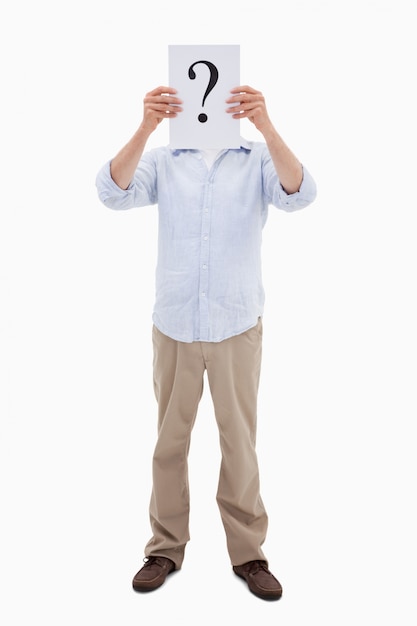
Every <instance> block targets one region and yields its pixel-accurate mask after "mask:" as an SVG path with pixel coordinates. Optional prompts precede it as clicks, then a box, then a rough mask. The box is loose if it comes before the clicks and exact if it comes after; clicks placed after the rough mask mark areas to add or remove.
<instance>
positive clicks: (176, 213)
mask: <svg viewBox="0 0 417 626" xmlns="http://www.w3.org/2000/svg"><path fill="white" fill-rule="evenodd" d="M176 93H177V92H176V90H175V89H173V88H171V87H157V88H156V89H153V90H152V91H150V92H149V93H148V94H147V95H146V97H145V98H144V110H143V119H142V121H141V123H140V125H139V127H138V129H137V130H136V132H135V133H134V135H133V137H132V138H131V139H130V141H129V142H128V143H127V144H126V145H125V146H124V147H123V148H122V149H121V150H120V152H119V153H118V154H117V155H116V156H115V157H114V158H113V159H112V160H111V161H110V162H108V163H106V164H105V165H104V166H103V168H102V169H101V170H100V172H99V173H98V175H97V180H96V184H97V189H98V194H99V197H100V199H101V201H102V202H103V203H104V204H105V205H106V206H107V207H109V208H111V209H130V208H132V207H143V206H147V205H158V211H159V245H158V261H157V270H156V299H155V305H154V312H153V329H152V333H153V350H154V359H153V368H154V389H155V396H156V400H157V403H158V438H157V443H156V446H155V451H154V456H153V486H152V494H151V500H150V507H149V515H150V522H151V528H152V537H151V538H150V540H149V541H148V543H147V544H146V546H145V557H146V558H145V565H144V566H143V567H142V568H141V569H140V570H139V571H138V573H137V574H136V575H135V577H134V579H133V587H134V589H135V590H137V591H150V590H153V589H156V588H158V587H160V586H161V585H162V584H163V583H164V582H165V580H166V578H167V576H168V574H169V573H170V572H172V571H174V570H178V569H180V568H181V566H182V563H183V559H184V552H185V546H186V544H187V542H188V540H189V528H188V521H189V488H188V466H187V458H188V451H189V445H190V437H191V431H192V428H193V425H194V420H195V418H196V414H197V409H198V404H199V401H200V398H201V396H202V392H203V378H204V374H205V372H206V373H207V378H208V383H209V387H210V393H211V397H212V400H213V406H214V412H215V417H216V421H217V425H218V429H219V435H220V448H221V455H222V460H221V467H220V475H219V482H218V491H217V503H218V506H219V510H220V515H221V519H222V522H223V526H224V530H225V534H226V540H227V549H228V553H229V556H230V560H231V565H232V567H233V571H234V572H235V574H236V575H237V576H240V577H241V578H243V579H244V580H245V581H246V582H247V584H248V587H249V589H250V591H251V592H252V593H254V594H255V595H257V596H258V597H260V598H263V599H271V600H274V599H275V600H276V599H278V598H280V597H281V594H282V587H281V585H280V583H279V581H278V580H277V579H276V578H275V576H274V575H273V574H272V573H271V572H270V570H269V568H268V560H267V558H266V556H265V554H264V553H263V551H262V544H263V543H264V541H265V538H266V533H267V525H268V517H267V513H266V510H265V507H264V504H263V502H262V499H261V494H260V488H259V471H258V461H257V453H256V424H257V395H258V384H259V376H260V367H261V350H262V315H263V308H264V290H263V285H262V276H261V239H262V229H263V227H264V225H265V222H266V220H267V215H268V207H269V205H272V206H274V207H276V208H278V209H283V210H285V211H295V210H298V209H301V208H304V207H306V206H307V205H309V204H310V203H311V202H313V200H314V199H315V196H316V186H315V183H314V181H313V179H312V177H311V176H310V174H309V173H308V171H307V169H306V168H305V167H304V166H303V165H302V164H301V163H300V161H299V160H298V159H297V158H296V156H295V155H294V154H293V153H292V151H291V150H290V149H289V148H288V146H287V145H286V144H285V142H284V141H283V139H282V138H281V136H280V135H279V133H278V132H277V130H276V129H275V127H274V125H273V124H272V121H271V119H270V118H269V114H268V112H267V108H266V105H265V100H264V97H263V95H262V93H261V92H260V91H257V90H255V89H253V88H252V87H249V86H239V87H236V88H234V89H232V90H231V92H230V93H231V95H230V97H229V98H228V99H227V100H226V103H225V108H226V112H227V114H228V115H231V116H232V117H233V118H234V119H236V120H239V119H243V118H247V119H249V120H250V121H251V122H252V123H253V124H254V125H255V126H256V128H257V129H258V131H260V133H261V134H262V135H263V137H264V140H265V141H264V142H248V141H245V140H244V139H242V141H241V147H240V148H238V149H225V150H219V151H217V150H214V151H213V150H201V151H200V150H191V149H190V150H187V149H175V150H172V149H170V148H169V147H160V148H156V149H152V150H150V151H148V152H145V146H146V143H147V141H148V139H149V137H150V135H151V133H152V132H153V131H154V130H155V129H156V128H157V126H158V124H160V123H161V122H162V121H163V120H164V119H170V118H173V117H176V116H177V115H181V111H182V108H181V104H182V101H181V100H180V99H179V98H178V97H177V95H176ZM207 541H209V537H208V538H207Z"/></svg>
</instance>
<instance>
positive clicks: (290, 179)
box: [262, 124, 303, 194]
mask: <svg viewBox="0 0 417 626" xmlns="http://www.w3.org/2000/svg"><path fill="white" fill-rule="evenodd" d="M262 134H263V136H264V139H265V142H266V145H267V146H268V150H269V153H270V155H271V158H272V162H273V164H274V167H275V171H276V173H277V175H278V178H279V180H280V183H281V185H282V186H283V188H284V189H285V191H286V192H287V193H288V194H292V193H295V192H296V191H298V190H299V189H300V186H301V183H302V180H303V168H302V165H301V163H300V161H299V160H298V159H297V157H296V156H295V155H294V154H293V152H292V151H291V150H290V149H289V147H288V146H287V144H286V143H285V142H284V140H283V139H282V138H281V136H280V135H279V134H278V132H277V131H276V129H275V128H274V126H273V125H272V124H271V125H270V126H268V128H267V129H264V130H262Z"/></svg>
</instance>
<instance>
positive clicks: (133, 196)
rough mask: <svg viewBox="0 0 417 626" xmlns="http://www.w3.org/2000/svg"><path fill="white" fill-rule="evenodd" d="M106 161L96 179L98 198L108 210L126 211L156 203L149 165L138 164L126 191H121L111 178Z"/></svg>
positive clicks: (154, 187)
mask: <svg viewBox="0 0 417 626" xmlns="http://www.w3.org/2000/svg"><path fill="white" fill-rule="evenodd" d="M110 163H111V161H108V162H107V163H105V165H103V167H102V168H101V169H100V170H99V172H98V174H97V177H96V187H97V193H98V197H99V199H100V200H101V202H102V203H103V204H104V205H105V206H106V207H108V208H109V209H115V210H119V211H120V210H126V209H131V208H133V207H139V206H148V205H150V204H155V203H156V183H155V177H154V176H153V175H152V166H151V164H150V163H149V164H147V165H145V164H144V165H143V166H141V164H139V166H138V168H137V170H136V172H135V175H134V177H133V180H132V182H131V183H130V185H129V187H128V188H127V189H121V187H119V186H118V185H117V184H116V183H115V182H114V180H113V179H112V177H111V174H110Z"/></svg>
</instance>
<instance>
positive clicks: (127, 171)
mask: <svg viewBox="0 0 417 626" xmlns="http://www.w3.org/2000/svg"><path fill="white" fill-rule="evenodd" d="M150 134H151V133H150V131H148V130H147V129H145V128H143V126H142V125H141V126H139V128H138V130H137V131H136V133H135V134H134V135H133V137H132V138H131V139H130V141H128V143H127V144H126V145H125V146H124V147H123V148H122V149H121V150H120V151H119V152H118V153H117V154H116V156H115V157H114V158H113V159H112V162H111V164H110V173H111V177H112V179H113V180H114V182H115V183H116V185H118V186H119V187H120V188H121V189H127V188H128V187H129V184H130V182H131V180H132V178H133V175H134V173H135V170H136V168H137V166H138V163H139V161H140V158H141V156H142V154H143V151H144V149H145V145H146V142H147V140H148V138H149V135H150Z"/></svg>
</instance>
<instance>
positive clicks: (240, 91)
mask: <svg viewBox="0 0 417 626" xmlns="http://www.w3.org/2000/svg"><path fill="white" fill-rule="evenodd" d="M231 93H232V94H233V95H232V96H231V97H230V98H228V99H227V100H226V102H227V103H228V104H230V105H231V106H230V107H229V108H228V109H227V113H230V114H231V115H232V117H233V118H234V119H242V118H244V117H247V118H248V119H249V121H251V122H252V123H253V124H254V125H255V126H256V128H257V129H258V130H259V131H260V132H261V133H262V135H263V136H264V139H265V142H266V145H267V146H268V150H269V153H270V155H271V158H272V162H273V164H274V166H275V170H276V172H277V175H278V178H279V180H280V182H281V185H282V186H283V188H284V189H285V191H286V192H287V193H288V194H291V193H295V192H296V191H298V190H299V189H300V185H301V182H302V179H303V169H302V166H301V163H300V161H299V160H298V159H297V157H296V156H295V155H294V154H293V152H292V151H291V150H290V149H289V147H288V146H287V144H286V143H285V142H284V140H283V139H282V137H281V136H280V135H279V133H278V131H277V130H276V128H275V127H274V125H273V124H272V121H271V119H270V117H269V115H268V112H267V109H266V104H265V98H264V96H263V95H262V93H261V92H260V91H257V90H256V89H253V88H252V87H249V86H248V85H243V86H240V87H235V88H234V89H231Z"/></svg>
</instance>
